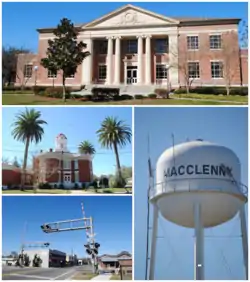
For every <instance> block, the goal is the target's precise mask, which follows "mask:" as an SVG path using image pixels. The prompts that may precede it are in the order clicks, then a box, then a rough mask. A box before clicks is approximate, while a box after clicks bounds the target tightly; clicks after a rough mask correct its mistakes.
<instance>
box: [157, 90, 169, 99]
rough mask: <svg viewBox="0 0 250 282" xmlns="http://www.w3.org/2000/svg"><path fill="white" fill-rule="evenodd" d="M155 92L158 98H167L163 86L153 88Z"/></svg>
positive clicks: (167, 95)
mask: <svg viewBox="0 0 250 282" xmlns="http://www.w3.org/2000/svg"><path fill="white" fill-rule="evenodd" d="M155 94H156V95H157V97H160V98H167V99H168V98H169V93H168V90H167V89H164V88H159V89H155Z"/></svg>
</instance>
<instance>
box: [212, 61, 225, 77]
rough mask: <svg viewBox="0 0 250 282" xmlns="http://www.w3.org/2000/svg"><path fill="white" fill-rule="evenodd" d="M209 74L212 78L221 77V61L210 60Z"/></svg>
mask: <svg viewBox="0 0 250 282" xmlns="http://www.w3.org/2000/svg"><path fill="white" fill-rule="evenodd" d="M211 76H212V78H223V63H222V62H211Z"/></svg>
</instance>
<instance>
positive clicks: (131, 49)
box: [127, 39, 137, 54]
mask: <svg viewBox="0 0 250 282" xmlns="http://www.w3.org/2000/svg"><path fill="white" fill-rule="evenodd" d="M127 53H128V54H136V53H137V40H136V39H135V40H128V41H127Z"/></svg>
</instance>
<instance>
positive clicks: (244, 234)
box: [240, 205, 248, 280]
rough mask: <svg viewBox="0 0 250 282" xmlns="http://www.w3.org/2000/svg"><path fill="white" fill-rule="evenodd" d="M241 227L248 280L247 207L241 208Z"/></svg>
mask: <svg viewBox="0 0 250 282" xmlns="http://www.w3.org/2000/svg"><path fill="white" fill-rule="evenodd" d="M240 226H241V235H242V249H243V259H244V265H245V274H246V277H245V278H246V280H248V239H247V225H246V213H245V205H242V206H241V208H240Z"/></svg>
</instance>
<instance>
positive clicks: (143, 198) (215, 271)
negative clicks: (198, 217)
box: [134, 107, 248, 280]
mask: <svg viewBox="0 0 250 282" xmlns="http://www.w3.org/2000/svg"><path fill="white" fill-rule="evenodd" d="M247 120H248V118H247V108H236V107H234V108H230V107H204V108H203V107H202V108H201V107H199V108H198V107H196V108H194V107H193V108H192V107H189V108H186V107H185V108H183V107H171V108H137V109H136V110H135V163H134V169H135V185H134V186H135V187H136V188H135V243H134V244H135V278H136V279H140V280H143V279H144V275H145V253H146V214H147V188H148V165H147V158H148V149H147V147H148V146H147V135H148V134H150V151H151V153H150V154H151V160H152V164H153V166H154V167H155V164H156V161H157V159H158V157H159V156H160V155H161V153H162V152H163V151H164V150H165V149H167V148H169V147H171V146H172V138H171V134H174V136H175V144H178V143H182V142H185V141H186V139H187V138H189V139H190V140H192V139H197V138H202V139H204V140H207V141H211V142H215V143H219V144H221V145H224V146H226V147H228V148H230V149H232V150H233V151H234V152H235V153H236V154H237V156H238V157H239V159H240V161H241V165H242V182H243V183H245V184H247V183H248V175H247V174H248V163H247V158H248V146H247V144H248V131H247V128H248V124H247ZM151 214H152V213H151ZM159 222H160V223H159V237H162V236H165V239H158V242H157V267H156V279H157V280H160V279H166V280H175V279H178V280H193V277H194V276H193V269H194V266H193V263H194V245H193V230H192V229H187V228H183V227H179V226H177V225H174V224H172V223H170V222H167V221H164V220H163V219H162V218H161V219H160V221H159ZM238 235H240V221H239V218H238V217H237V218H236V217H235V218H234V219H233V220H231V221H230V222H228V223H225V224H223V225H221V226H219V227H216V228H210V229H208V230H206V231H205V236H209V237H206V238H205V278H206V280H213V279H215V280H230V279H235V280H243V279H245V277H244V268H243V255H242V245H241V240H240V238H239V237H238ZM215 236H217V237H215ZM218 236H222V237H218ZM235 236H236V237H235ZM150 237H151V236H150ZM224 258H225V259H226V262H225V260H224ZM226 263H227V264H228V266H226Z"/></svg>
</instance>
